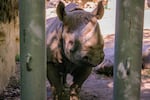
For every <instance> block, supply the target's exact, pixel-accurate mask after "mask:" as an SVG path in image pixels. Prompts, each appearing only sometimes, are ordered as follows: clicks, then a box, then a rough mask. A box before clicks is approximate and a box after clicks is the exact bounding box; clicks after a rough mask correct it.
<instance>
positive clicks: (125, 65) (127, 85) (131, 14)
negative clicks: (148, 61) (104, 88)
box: [113, 0, 144, 100]
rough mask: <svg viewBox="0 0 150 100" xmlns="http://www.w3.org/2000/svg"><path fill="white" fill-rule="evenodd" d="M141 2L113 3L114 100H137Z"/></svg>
mask: <svg viewBox="0 0 150 100" xmlns="http://www.w3.org/2000/svg"><path fill="white" fill-rule="evenodd" d="M143 18H144V0H117V8H116V30H115V33H116V34H115V68H114V95H113V99H114V100H140V83H141V66H142V37H143Z"/></svg>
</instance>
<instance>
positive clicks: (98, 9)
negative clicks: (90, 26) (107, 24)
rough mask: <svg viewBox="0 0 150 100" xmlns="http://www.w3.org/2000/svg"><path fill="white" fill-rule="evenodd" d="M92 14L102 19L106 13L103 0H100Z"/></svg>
mask: <svg viewBox="0 0 150 100" xmlns="http://www.w3.org/2000/svg"><path fill="white" fill-rule="evenodd" d="M92 14H94V15H95V16H96V17H97V19H101V18H102V17H103V15H104V6H103V4H102V1H99V2H98V5H97V7H96V8H95V9H94V10H93V11H92Z"/></svg>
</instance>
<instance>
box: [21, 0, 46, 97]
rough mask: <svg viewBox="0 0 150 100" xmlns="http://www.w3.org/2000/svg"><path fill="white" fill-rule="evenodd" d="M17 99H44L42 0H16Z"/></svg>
mask: <svg viewBox="0 0 150 100" xmlns="http://www.w3.org/2000/svg"><path fill="white" fill-rule="evenodd" d="M19 15H20V16H19V17H20V56H21V100H46V56H45V53H46V52H45V51H46V49H45V0H19Z"/></svg>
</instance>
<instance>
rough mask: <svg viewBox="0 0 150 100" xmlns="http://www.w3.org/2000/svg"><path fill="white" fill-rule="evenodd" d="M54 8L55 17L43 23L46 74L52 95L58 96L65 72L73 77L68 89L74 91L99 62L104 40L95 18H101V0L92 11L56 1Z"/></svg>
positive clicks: (60, 92) (102, 10) (61, 89)
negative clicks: (52, 88) (53, 93)
mask: <svg viewBox="0 0 150 100" xmlns="http://www.w3.org/2000/svg"><path fill="white" fill-rule="evenodd" d="M56 10H57V16H58V17H54V18H51V19H48V20H47V23H46V25H47V26H46V29H47V32H46V33H47V34H46V35H47V36H46V37H47V39H46V45H47V77H48V80H49V82H50V84H51V85H52V86H53V87H55V89H56V91H55V92H56V94H57V95H61V94H62V91H63V87H64V84H65V83H66V75H67V73H70V74H71V75H72V76H73V84H72V85H71V87H70V88H71V89H74V88H75V89H76V90H78V89H79V88H81V85H82V84H83V82H84V81H85V80H86V79H87V77H88V76H89V74H90V73H91V70H92V67H95V66H96V65H98V64H99V63H101V62H102V60H103V58H104V52H103V45H104V42H103V38H102V36H101V33H100V29H99V25H98V23H97V19H101V18H102V16H103V13H104V9H103V6H102V2H99V3H98V6H97V8H95V9H94V10H93V12H86V11H84V10H82V9H81V8H79V7H78V6H77V5H76V4H73V3H71V4H69V5H68V6H66V7H65V5H64V4H63V3H62V2H59V4H58V6H57V9H56ZM62 79H63V82H62ZM58 98H59V96H58ZM59 100H60V98H59Z"/></svg>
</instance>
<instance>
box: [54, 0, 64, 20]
mask: <svg viewBox="0 0 150 100" xmlns="http://www.w3.org/2000/svg"><path fill="white" fill-rule="evenodd" d="M56 13H57V16H58V18H59V19H60V20H61V21H63V20H64V16H65V15H66V12H65V4H64V3H63V2H62V1H60V2H59V4H58V6H57V8H56Z"/></svg>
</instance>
